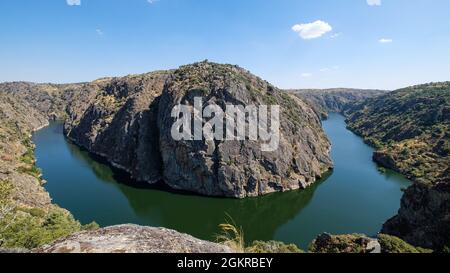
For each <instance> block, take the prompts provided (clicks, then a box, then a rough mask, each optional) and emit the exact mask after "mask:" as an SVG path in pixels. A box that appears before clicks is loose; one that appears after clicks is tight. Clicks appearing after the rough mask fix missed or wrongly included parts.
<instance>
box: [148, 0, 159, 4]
mask: <svg viewBox="0 0 450 273" xmlns="http://www.w3.org/2000/svg"><path fill="white" fill-rule="evenodd" d="M158 1H159V0H147V2H148V3H149V4H154V3H156V2H158Z"/></svg>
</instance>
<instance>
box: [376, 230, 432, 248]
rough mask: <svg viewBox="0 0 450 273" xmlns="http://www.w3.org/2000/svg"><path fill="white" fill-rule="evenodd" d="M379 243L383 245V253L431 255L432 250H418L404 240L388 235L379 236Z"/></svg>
mask: <svg viewBox="0 0 450 273" xmlns="http://www.w3.org/2000/svg"><path fill="white" fill-rule="evenodd" d="M378 241H379V243H380V245H381V251H382V252H383V253H430V252H432V251H431V250H428V249H423V248H416V247H414V246H412V245H410V244H408V243H407V242H405V241H403V240H402V239H400V238H398V237H395V236H391V235H387V234H379V235H378Z"/></svg>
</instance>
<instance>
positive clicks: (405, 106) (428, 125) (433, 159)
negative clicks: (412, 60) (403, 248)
mask: <svg viewBox="0 0 450 273" xmlns="http://www.w3.org/2000/svg"><path fill="white" fill-rule="evenodd" d="M347 115H348V126H349V128H350V129H352V130H353V131H354V132H356V133H358V134H360V135H361V136H362V137H363V138H364V139H365V140H366V141H367V142H368V143H370V144H372V145H374V146H375V147H377V148H378V151H377V152H376V153H375V154H374V160H375V161H376V162H377V163H379V164H380V165H382V166H384V167H387V168H390V169H393V170H396V171H398V172H400V173H402V174H404V175H406V176H407V177H408V178H410V179H412V180H413V181H415V182H416V183H415V185H413V186H411V187H410V188H408V189H407V190H406V192H405V195H404V196H403V198H402V202H401V209H400V211H399V214H398V215H397V216H395V217H394V218H392V219H391V220H389V221H388V222H386V224H385V225H384V227H383V232H385V233H388V234H393V235H396V236H398V237H401V238H403V239H405V240H407V241H408V242H410V243H412V244H414V245H419V246H422V247H426V248H434V249H438V250H439V249H443V248H444V247H445V246H447V247H448V246H449V245H450V241H449V240H450V233H449V232H450V207H449V204H450V203H449V200H450V191H449V189H450V187H449V183H450V176H449V173H450V171H449V166H450V158H449V155H450V141H449V140H450V135H449V125H450V83H448V82H444V83H432V84H426V85H419V86H414V87H410V88H405V89H401V90H397V91H394V92H392V93H389V94H386V95H383V96H380V97H377V98H373V99H368V100H367V101H366V102H365V103H362V104H360V105H357V106H355V107H353V108H351V109H349V110H348V112H347Z"/></svg>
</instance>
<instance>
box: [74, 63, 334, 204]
mask: <svg viewBox="0 0 450 273" xmlns="http://www.w3.org/2000/svg"><path fill="white" fill-rule="evenodd" d="M194 97H202V99H203V103H204V106H205V105H211V104H214V105H217V106H218V107H220V108H221V109H222V110H224V111H225V108H226V106H227V105H229V104H233V105H241V106H243V107H245V106H248V105H255V106H259V105H263V104H264V105H280V107H281V116H280V132H281V133H280V145H279V148H278V149H277V150H275V151H273V152H265V151H262V150H261V144H262V142H261V141H253V140H252V141H250V140H249V139H246V140H240V141H223V140H215V141H207V140H205V139H203V140H197V141H186V140H180V141H175V140H174V139H173V138H172V137H171V128H172V124H173V123H174V121H175V120H174V118H172V117H171V111H172V108H173V107H174V106H176V105H178V104H183V105H186V106H189V107H193V104H194V101H193V98H194ZM246 126H247V127H248V121H247V125H246ZM65 132H66V134H67V136H68V137H69V138H70V139H72V140H73V141H75V142H76V143H78V144H79V145H81V146H83V147H85V148H87V149H88V150H89V151H91V152H93V153H96V154H99V155H101V156H103V157H105V158H106V159H107V160H108V161H109V162H110V163H111V164H113V165H114V166H116V167H119V168H121V169H123V170H125V171H127V172H128V173H130V174H131V175H132V177H133V178H134V179H137V180H142V181H146V182H148V183H155V182H157V181H160V180H162V181H164V183H166V184H167V185H168V186H170V187H171V188H174V189H177V190H185V191H190V192H195V193H199V194H204V195H211V196H227V197H236V198H244V197H249V196H258V195H263V194H267V193H271V192H277V191H286V190H292V189H298V188H305V187H307V186H309V185H311V184H312V183H314V182H315V181H316V180H317V179H318V178H320V177H321V176H322V174H323V173H324V172H325V171H327V170H328V169H330V168H331V166H332V163H331V159H330V157H329V150H330V143H329V141H328V139H327V138H326V136H325V134H324V132H323V130H322V128H321V123H320V120H319V118H318V117H317V115H316V114H315V113H314V111H313V110H312V109H311V107H309V106H308V105H307V104H305V103H304V102H303V101H302V100H300V99H299V98H297V97H295V96H293V95H291V94H287V93H285V92H283V91H281V90H279V89H277V88H276V87H274V86H272V85H270V84H269V83H267V82H265V81H263V80H261V79H260V78H258V77H256V76H254V75H252V74H250V73H249V72H248V71H246V70H244V69H242V68H239V67H237V66H232V65H222V64H214V63H209V62H201V63H196V64H192V65H187V66H182V67H180V68H179V69H176V70H173V71H160V72H154V73H149V74H143V75H135V76H129V77H124V78H114V79H105V80H104V82H102V86H100V88H99V90H98V92H97V93H95V95H94V96H93V97H92V100H91V101H90V102H89V103H88V104H85V105H83V106H80V107H78V106H76V107H69V118H68V119H67V121H66V126H65Z"/></svg>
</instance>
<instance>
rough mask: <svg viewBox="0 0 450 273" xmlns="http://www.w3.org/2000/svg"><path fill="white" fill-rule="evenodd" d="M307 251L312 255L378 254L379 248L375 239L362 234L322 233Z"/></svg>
mask: <svg viewBox="0 0 450 273" xmlns="http://www.w3.org/2000/svg"><path fill="white" fill-rule="evenodd" d="M309 250H310V251H311V252H313V253H380V252H381V246H380V243H379V242H378V241H377V240H376V239H372V238H369V237H367V236H366V235H364V234H346V235H331V234H328V233H323V234H321V235H319V236H318V237H317V238H316V239H315V240H314V241H312V243H311V245H310V249H309Z"/></svg>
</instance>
